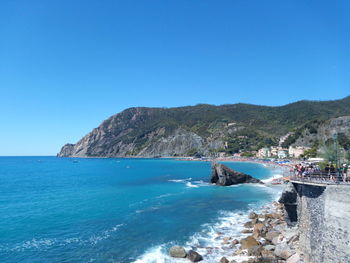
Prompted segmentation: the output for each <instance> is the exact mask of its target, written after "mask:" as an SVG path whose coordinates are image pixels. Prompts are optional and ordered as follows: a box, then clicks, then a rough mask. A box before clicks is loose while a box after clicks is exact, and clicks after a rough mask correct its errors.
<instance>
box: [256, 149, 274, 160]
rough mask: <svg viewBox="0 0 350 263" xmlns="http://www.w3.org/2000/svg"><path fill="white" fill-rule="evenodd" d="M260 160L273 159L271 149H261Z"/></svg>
mask: <svg viewBox="0 0 350 263" xmlns="http://www.w3.org/2000/svg"><path fill="white" fill-rule="evenodd" d="M256 156H257V157H258V158H268V157H271V151H270V149H269V148H267V147H265V148H261V149H260V150H259V151H258V153H257V155H256Z"/></svg>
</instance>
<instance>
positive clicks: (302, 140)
mask: <svg viewBox="0 0 350 263" xmlns="http://www.w3.org/2000/svg"><path fill="white" fill-rule="evenodd" d="M334 132H336V133H337V134H344V135H345V136H347V137H348V138H350V116H341V117H338V118H332V119H330V120H326V121H323V122H322V123H320V124H319V125H317V126H316V127H315V128H312V129H310V128H306V129H305V130H304V131H303V132H302V134H301V135H300V136H299V137H298V138H297V139H296V141H295V143H294V145H296V146H310V147H311V146H312V144H313V143H314V142H315V141H327V140H328V139H331V138H332V136H333V133H334Z"/></svg>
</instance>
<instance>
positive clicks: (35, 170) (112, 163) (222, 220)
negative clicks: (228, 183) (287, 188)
mask: <svg viewBox="0 0 350 263" xmlns="http://www.w3.org/2000/svg"><path fill="white" fill-rule="evenodd" d="M228 165H229V166H231V167H232V168H234V169H236V170H239V171H242V172H246V173H249V174H251V175H253V176H255V177H257V178H261V179H267V178H269V177H271V176H272V175H273V173H274V171H273V170H270V169H267V168H266V167H264V166H262V165H259V164H251V163H229V164H228ZM210 172H211V170H210V163H207V162H189V161H176V160H171V159H164V160H163V159H70V158H56V157H1V158H0V222H1V223H0V262H2V263H7V262H11V263H12V262H135V261H136V262H157V263H160V262H172V261H171V260H170V259H169V258H167V257H166V251H167V249H168V248H169V246H171V245H173V244H179V245H183V246H186V247H195V248H196V249H197V250H198V249H202V250H203V249H204V248H205V247H206V246H209V245H210V244H211V245H213V244H212V243H213V242H214V243H215V233H216V231H218V229H223V230H225V228H227V229H228V228H229V226H231V228H230V230H227V231H234V229H235V228H234V227H233V228H232V225H233V226H235V224H237V233H238V232H239V226H238V225H239V224H238V223H241V221H242V220H244V219H243V218H246V216H245V214H246V213H247V212H248V211H249V210H250V209H254V208H256V207H258V206H260V205H262V204H264V203H266V202H268V201H271V200H273V199H274V198H276V193H277V190H276V189H273V188H269V187H264V186H257V185H253V184H250V185H239V186H234V187H218V186H213V185H211V184H209V179H210ZM243 222H244V221H243ZM205 251H208V249H206V250H205ZM202 252H203V253H204V251H202ZM215 257H218V255H217V253H216V252H215V251H214V252H213V251H211V252H210V253H208V255H207V256H205V259H206V260H207V262H210V260H211V259H213V258H215Z"/></svg>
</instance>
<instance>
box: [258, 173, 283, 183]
mask: <svg viewBox="0 0 350 263" xmlns="http://www.w3.org/2000/svg"><path fill="white" fill-rule="evenodd" d="M282 177H283V175H282V174H275V175H273V176H272V177H270V178H268V179H264V180H261V181H263V182H264V183H265V184H268V183H272V182H273V181H274V180H276V179H281V178H282Z"/></svg>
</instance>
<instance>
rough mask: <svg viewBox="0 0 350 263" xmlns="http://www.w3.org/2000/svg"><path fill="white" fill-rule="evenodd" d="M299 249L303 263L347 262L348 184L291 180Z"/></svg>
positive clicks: (349, 245) (349, 242) (349, 227)
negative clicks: (295, 204) (296, 217)
mask: <svg viewBox="0 0 350 263" xmlns="http://www.w3.org/2000/svg"><path fill="white" fill-rule="evenodd" d="M294 188H295V190H296V193H297V214H298V226H299V232H300V249H301V250H302V251H303V253H304V260H305V262H307V263H349V262H350V186H346V185H345V186H344V185H343V186H342V185H327V186H312V185H306V184H297V183H294Z"/></svg>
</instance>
